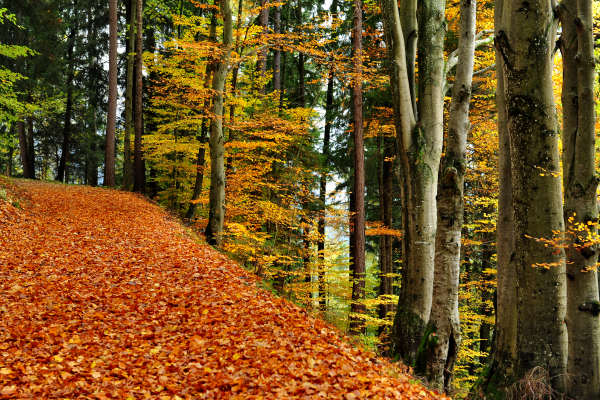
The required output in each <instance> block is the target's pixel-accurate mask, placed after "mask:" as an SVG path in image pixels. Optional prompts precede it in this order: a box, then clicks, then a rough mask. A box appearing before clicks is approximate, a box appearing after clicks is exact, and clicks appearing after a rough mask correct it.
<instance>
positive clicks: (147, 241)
mask: <svg viewBox="0 0 600 400" xmlns="http://www.w3.org/2000/svg"><path fill="white" fill-rule="evenodd" d="M16 186H17V187H16V189H17V190H19V191H21V192H23V191H24V192H25V193H26V195H27V197H28V202H27V206H26V207H25V208H24V209H23V210H19V213H20V214H19V216H18V218H8V217H7V215H9V211H10V209H9V208H6V210H5V211H6V212H5V213H3V214H0V215H1V216H2V217H1V218H0V398H36V399H41V398H74V397H80V396H81V397H84V398H96V399H113V398H114V399H128V398H132V399H145V398H153V399H156V398H160V399H188V398H190V399H191V398H194V399H203V398H206V399H221V398H223V399H236V398H239V399H260V398H264V399H274V398H278V399H282V398H324V399H325V398H328V399H338V398H346V399H359V398H361V399H362V398H407V399H429V398H441V397H440V396H436V395H435V394H433V393H432V392H429V391H427V390H426V389H424V388H423V387H421V386H419V385H416V384H413V383H411V380H410V377H408V376H406V375H403V374H398V373H395V372H394V368H393V366H392V365H391V364H389V363H388V362H386V361H384V360H381V359H378V358H376V357H375V356H374V355H373V354H372V353H369V352H366V351H364V350H361V349H357V348H354V347H352V346H351V345H350V344H348V343H346V342H345V341H344V340H343V339H341V338H340V337H339V335H338V334H337V333H336V332H335V331H334V330H332V329H331V328H329V327H328V326H327V325H326V324H325V323H324V322H322V321H319V320H317V319H315V318H312V317H311V316H309V315H307V313H306V312H305V311H304V310H302V309H301V308H299V307H297V306H295V305H293V304H290V303H289V302H286V301H284V300H282V299H280V298H277V297H275V296H273V295H272V294H270V293H268V292H266V291H264V290H261V289H259V288H257V287H256V281H255V278H254V277H253V276H251V275H249V274H248V273H247V272H245V271H244V270H243V269H241V268H240V267H238V266H237V265H236V264H235V263H233V262H232V261H230V260H228V259H227V258H226V257H224V256H223V255H221V254H219V253H218V252H216V251H214V250H212V249H211V248H209V247H207V246H203V245H199V244H197V243H196V242H195V241H194V240H193V239H192V238H190V237H189V235H188V234H186V232H185V230H184V228H182V227H181V226H180V225H179V224H178V223H177V222H175V221H173V220H171V218H170V217H169V216H168V215H167V214H166V213H165V212H163V211H162V210H160V209H159V208H158V207H157V206H154V205H152V204H150V203H148V202H147V201H145V200H143V199H142V198H141V197H138V196H136V195H133V194H130V193H123V192H117V191H112V190H105V189H93V188H89V187H68V186H63V185H55V184H46V183H38V182H28V181H20V182H18V183H17V184H16Z"/></svg>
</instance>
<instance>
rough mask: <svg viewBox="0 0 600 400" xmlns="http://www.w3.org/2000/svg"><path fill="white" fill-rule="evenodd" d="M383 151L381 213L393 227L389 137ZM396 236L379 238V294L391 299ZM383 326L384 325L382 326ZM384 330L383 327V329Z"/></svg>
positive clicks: (384, 308)
mask: <svg viewBox="0 0 600 400" xmlns="http://www.w3.org/2000/svg"><path fill="white" fill-rule="evenodd" d="M381 141H382V142H383V151H382V154H381V176H380V181H381V182H380V184H379V187H380V189H379V199H380V205H379V209H380V215H381V221H382V223H383V226H384V227H385V228H388V229H391V228H392V222H393V220H392V205H393V197H394V161H393V156H394V153H395V146H394V142H393V140H392V139H391V138H389V137H385V136H384V137H383V138H382V139H381ZM393 243H394V237H393V236H391V235H387V234H386V235H382V236H381V237H380V239H379V270H380V275H379V296H383V297H384V298H385V300H386V301H387V300H389V296H391V295H393V294H394V290H393V286H392V284H393V282H394V279H393V277H392V274H393V272H394V259H393ZM393 309H394V307H393V306H392V305H391V304H381V305H380V306H379V318H381V319H385V318H387V317H388V316H389V314H390V313H391V312H392V311H393ZM382 328H383V327H382ZM382 330H383V329H382Z"/></svg>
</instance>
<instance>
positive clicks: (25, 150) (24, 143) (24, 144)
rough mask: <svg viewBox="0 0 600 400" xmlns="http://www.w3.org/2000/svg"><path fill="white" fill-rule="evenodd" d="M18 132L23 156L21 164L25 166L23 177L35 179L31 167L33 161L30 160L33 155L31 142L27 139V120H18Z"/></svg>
mask: <svg viewBox="0 0 600 400" xmlns="http://www.w3.org/2000/svg"><path fill="white" fill-rule="evenodd" d="M17 132H18V133H19V152H20V158H21V166H22V167H23V177H25V178H28V179H35V174H34V173H33V170H32V169H31V162H30V161H29V160H30V158H31V155H30V153H29V144H28V140H27V132H26V131H25V122H24V121H19V122H17Z"/></svg>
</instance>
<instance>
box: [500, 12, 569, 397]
mask: <svg viewBox="0 0 600 400" xmlns="http://www.w3.org/2000/svg"><path fill="white" fill-rule="evenodd" d="M526 11H527V12H523V8H522V4H521V3H517V2H506V3H504V4H503V7H502V8H501V9H500V8H496V12H502V15H501V17H500V18H499V20H498V28H497V29H498V30H497V34H496V46H497V47H498V50H499V55H500V57H501V58H502V63H501V67H502V74H503V76H502V78H503V85H504V88H503V89H504V94H505V98H504V101H503V102H502V103H503V105H504V106H505V109H506V114H505V115H506V118H507V120H506V123H507V128H508V129H507V130H508V134H509V142H510V163H511V168H512V175H511V183H512V212H513V213H514V220H513V224H514V225H513V232H514V252H513V253H512V255H511V258H512V261H513V262H514V265H515V268H516V277H517V283H518V285H517V291H516V294H517V296H516V302H517V306H516V315H517V321H516V322H517V324H516V352H515V360H514V367H513V368H511V369H504V370H502V371H501V375H505V376H508V379H509V380H512V381H518V380H520V379H522V378H524V377H526V376H527V375H528V374H531V373H532V371H536V370H538V371H542V372H543V373H544V374H546V376H547V379H548V384H549V385H551V387H552V388H553V389H554V390H556V391H558V392H563V391H564V389H565V376H566V365H567V335H566V334H567V332H566V327H565V323H564V319H565V310H566V309H565V307H566V286H565V253H564V251H563V250H562V249H561V248H558V249H556V248H553V247H552V246H547V243H546V242H545V240H549V239H551V238H552V237H553V235H554V234H555V233H556V232H563V231H564V223H563V206H562V188H561V182H560V178H559V171H560V166H559V152H558V126H557V122H556V110H555V103H554V94H553V89H552V68H553V62H552V58H553V47H554V43H555V34H556V21H555V17H554V13H553V10H552V7H551V4H550V3H549V2H545V1H534V2H530V3H528V4H527V9H526ZM530 14H531V15H536V18H530V17H529V15H530ZM502 103H501V102H499V103H498V106H499V107H500V106H501V105H502ZM501 116H504V114H501ZM504 317H508V318H510V317H511V316H508V315H505V316H504ZM506 333H507V334H510V333H508V332H506ZM502 367H503V368H505V367H506V364H505V365H504V366H502Z"/></svg>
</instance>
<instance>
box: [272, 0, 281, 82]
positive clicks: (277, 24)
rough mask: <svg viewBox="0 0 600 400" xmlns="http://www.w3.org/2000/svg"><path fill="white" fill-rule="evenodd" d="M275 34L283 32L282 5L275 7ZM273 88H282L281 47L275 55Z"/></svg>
mask: <svg viewBox="0 0 600 400" xmlns="http://www.w3.org/2000/svg"><path fill="white" fill-rule="evenodd" d="M274 22H275V34H280V33H281V6H277V7H276V8H275V21H274ZM273 90H277V91H279V90H281V49H280V48H277V49H276V50H275V54H274V55H273Z"/></svg>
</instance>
